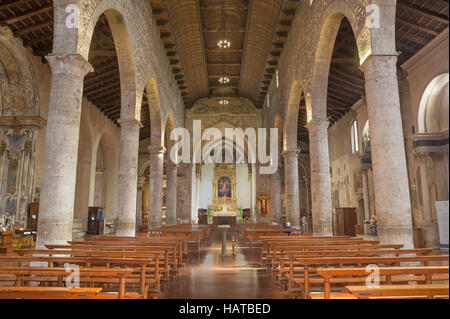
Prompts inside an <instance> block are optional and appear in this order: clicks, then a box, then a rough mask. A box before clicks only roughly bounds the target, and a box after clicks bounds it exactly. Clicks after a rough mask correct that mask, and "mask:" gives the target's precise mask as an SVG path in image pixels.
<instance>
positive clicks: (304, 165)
mask: <svg viewBox="0 0 450 319" xmlns="http://www.w3.org/2000/svg"><path fill="white" fill-rule="evenodd" d="M298 167H299V168H300V169H301V170H299V174H298V175H299V177H301V172H302V171H303V172H304V173H305V174H304V176H306V177H307V178H309V166H308V164H307V163H305V162H304V161H303V160H302V159H301V158H299V159H298Z"/></svg>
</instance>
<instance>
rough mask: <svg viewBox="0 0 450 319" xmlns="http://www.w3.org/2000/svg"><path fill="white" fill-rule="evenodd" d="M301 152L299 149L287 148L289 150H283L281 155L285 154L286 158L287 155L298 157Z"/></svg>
mask: <svg viewBox="0 0 450 319" xmlns="http://www.w3.org/2000/svg"><path fill="white" fill-rule="evenodd" d="M299 154H300V150H299V149H287V150H284V151H283V152H281V156H283V157H284V158H287V157H296V158H298V155H299Z"/></svg>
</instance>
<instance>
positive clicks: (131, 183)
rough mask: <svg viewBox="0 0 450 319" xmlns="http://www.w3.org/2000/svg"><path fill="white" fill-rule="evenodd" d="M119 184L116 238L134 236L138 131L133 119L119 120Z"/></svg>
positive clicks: (135, 121) (137, 123) (138, 127)
mask: <svg viewBox="0 0 450 319" xmlns="http://www.w3.org/2000/svg"><path fill="white" fill-rule="evenodd" d="M119 124H120V157H119V183H118V195H117V222H116V224H117V226H116V235H117V236H132V237H134V236H135V235H136V200H137V175H138V156H139V130H140V128H141V123H140V122H139V121H137V120H135V119H127V120H123V119H122V120H120V121H119Z"/></svg>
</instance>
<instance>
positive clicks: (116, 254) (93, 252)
mask: <svg viewBox="0 0 450 319" xmlns="http://www.w3.org/2000/svg"><path fill="white" fill-rule="evenodd" d="M71 248H72V249H65V250H48V249H47V250H44V249H15V250H14V253H16V254H17V255H19V256H44V255H45V256H55V257H57V256H66V257H106V258H108V257H111V258H138V259H139V258H155V259H156V257H157V256H159V257H160V259H159V269H160V274H163V275H164V276H165V277H166V278H169V276H170V271H171V268H173V269H176V261H174V260H173V259H169V254H168V249H167V248H165V249H164V248H162V249H163V250H146V251H140V252H136V251H116V250H102V249H95V248H94V247H90V249H82V248H76V246H71Z"/></svg>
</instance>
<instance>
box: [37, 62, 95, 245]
mask: <svg viewBox="0 0 450 319" xmlns="http://www.w3.org/2000/svg"><path fill="white" fill-rule="evenodd" d="M47 61H48V62H49V64H50V67H51V69H52V81H51V89H50V101H49V108H48V118H47V128H46V142H45V155H44V162H43V169H42V186H41V196H40V209H39V211H40V212H39V224H38V235H37V245H36V246H37V247H39V248H41V247H43V246H44V245H45V244H58V243H65V242H66V241H68V240H71V239H72V228H73V215H74V202H75V183H76V175H77V159H78V157H77V154H78V140H79V134H80V119H81V101H82V98H83V80H84V77H85V76H86V74H88V73H89V72H92V71H93V68H92V66H91V65H90V64H89V63H88V62H87V61H86V60H85V59H84V58H83V57H82V56H80V55H76V54H74V55H64V56H56V55H49V56H47Z"/></svg>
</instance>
